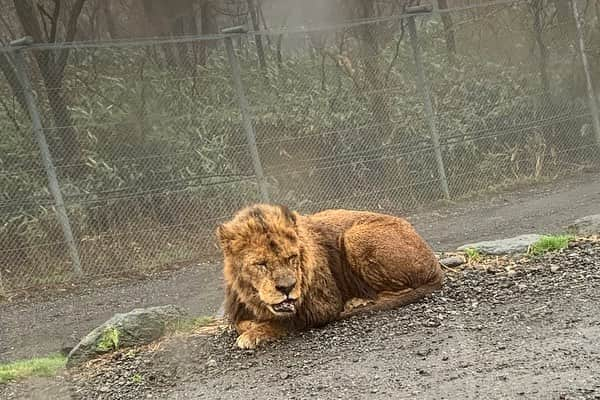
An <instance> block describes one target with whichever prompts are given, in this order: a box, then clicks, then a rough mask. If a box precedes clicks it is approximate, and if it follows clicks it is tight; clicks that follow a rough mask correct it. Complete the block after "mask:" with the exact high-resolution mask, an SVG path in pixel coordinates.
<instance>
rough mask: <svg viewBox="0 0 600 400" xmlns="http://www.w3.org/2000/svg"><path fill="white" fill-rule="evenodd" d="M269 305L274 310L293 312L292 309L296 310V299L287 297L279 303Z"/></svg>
mask: <svg viewBox="0 0 600 400" xmlns="http://www.w3.org/2000/svg"><path fill="white" fill-rule="evenodd" d="M271 307H272V308H273V311H275V312H280V313H293V312H294V311H296V300H294V299H287V300H284V301H282V302H281V303H277V304H273V305H272V306H271Z"/></svg>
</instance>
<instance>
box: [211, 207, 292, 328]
mask: <svg viewBox="0 0 600 400" xmlns="http://www.w3.org/2000/svg"><path fill="white" fill-rule="evenodd" d="M218 236H219V240H220V243H221V248H222V250H223V253H224V256H225V267H224V276H225V280H226V282H227V284H228V285H229V286H230V288H232V289H233V290H234V291H235V292H236V294H237V296H238V297H239V298H240V300H241V301H243V302H244V303H245V304H247V305H248V306H250V307H254V308H255V309H260V308H266V309H267V310H268V311H269V312H270V313H271V314H273V315H275V316H277V317H282V318H285V317H290V316H293V315H294V314H295V313H296V311H297V309H298V306H299V304H300V303H301V301H302V298H301V293H302V286H303V283H304V282H303V273H302V249H301V247H300V242H299V240H298V235H297V231H296V215H295V214H294V213H292V212H290V211H289V210H287V208H285V207H279V206H265V205H261V206H255V207H253V208H250V209H247V210H245V211H244V212H243V213H241V214H238V215H237V216H236V217H234V219H233V220H232V221H229V222H227V223H225V224H223V225H221V226H220V227H219V229H218ZM256 311H260V310H256Z"/></svg>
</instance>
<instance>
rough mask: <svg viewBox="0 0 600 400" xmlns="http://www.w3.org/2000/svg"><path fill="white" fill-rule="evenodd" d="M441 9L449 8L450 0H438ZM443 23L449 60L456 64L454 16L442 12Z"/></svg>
mask: <svg viewBox="0 0 600 400" xmlns="http://www.w3.org/2000/svg"><path fill="white" fill-rule="evenodd" d="M438 7H439V9H440V10H447V9H448V0H438ZM442 25H444V36H445V37H446V52H447V56H448V62H450V63H451V64H454V62H455V61H456V39H455V37H454V22H453V21H452V16H450V14H448V13H447V12H444V13H442Z"/></svg>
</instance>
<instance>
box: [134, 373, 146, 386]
mask: <svg viewBox="0 0 600 400" xmlns="http://www.w3.org/2000/svg"><path fill="white" fill-rule="evenodd" d="M131 382H133V383H135V384H137V385H139V384H141V383H143V382H144V377H143V376H142V375H141V374H134V375H133V376H132V377H131Z"/></svg>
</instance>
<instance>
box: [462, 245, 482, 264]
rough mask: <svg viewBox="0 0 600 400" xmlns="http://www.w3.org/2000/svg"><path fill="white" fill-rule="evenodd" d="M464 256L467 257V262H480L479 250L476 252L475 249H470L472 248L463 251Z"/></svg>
mask: <svg viewBox="0 0 600 400" xmlns="http://www.w3.org/2000/svg"><path fill="white" fill-rule="evenodd" d="M465 255H466V256H467V261H469V262H471V261H473V262H478V261H481V254H480V253H479V250H477V249H472V248H468V249H465Z"/></svg>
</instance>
